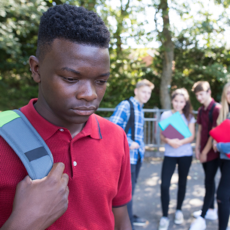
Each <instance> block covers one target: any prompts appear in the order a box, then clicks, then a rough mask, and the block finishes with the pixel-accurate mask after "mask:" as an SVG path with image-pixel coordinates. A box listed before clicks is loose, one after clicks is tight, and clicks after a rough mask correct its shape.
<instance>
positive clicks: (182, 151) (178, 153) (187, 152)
mask: <svg viewBox="0 0 230 230" xmlns="http://www.w3.org/2000/svg"><path fill="white" fill-rule="evenodd" d="M172 115H173V113H172V110H169V111H166V112H164V113H162V115H161V119H160V121H162V120H164V119H166V118H168V117H170V116H172ZM181 117H182V119H183V120H184V122H185V124H186V125H187V126H188V124H189V123H195V122H196V120H195V118H194V117H193V116H192V117H191V119H190V121H189V122H188V120H187V119H186V117H185V115H184V114H181ZM192 154H193V151H192V146H191V144H190V143H188V144H184V145H182V146H180V147H179V148H176V149H175V148H173V147H172V146H171V145H169V144H165V156H168V157H184V156H192Z"/></svg>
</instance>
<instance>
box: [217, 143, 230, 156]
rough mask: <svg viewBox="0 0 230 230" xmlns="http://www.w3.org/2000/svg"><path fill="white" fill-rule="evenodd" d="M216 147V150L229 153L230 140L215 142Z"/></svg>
mask: <svg viewBox="0 0 230 230" xmlns="http://www.w3.org/2000/svg"><path fill="white" fill-rule="evenodd" d="M216 148H217V150H219V151H220V152H222V153H226V154H229V153H230V142H228V143H222V142H220V143H217V144H216Z"/></svg>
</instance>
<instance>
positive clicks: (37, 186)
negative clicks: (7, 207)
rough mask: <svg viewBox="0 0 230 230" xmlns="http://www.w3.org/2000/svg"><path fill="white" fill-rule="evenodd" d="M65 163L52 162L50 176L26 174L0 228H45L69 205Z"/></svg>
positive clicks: (38, 229)
mask: <svg viewBox="0 0 230 230" xmlns="http://www.w3.org/2000/svg"><path fill="white" fill-rule="evenodd" d="M64 168H65V166H64V164H63V163H56V164H54V165H53V168H52V169H51V171H50V173H49V175H48V176H47V177H45V178H43V179H41V180H31V179H30V177H29V176H26V177H25V179H24V180H22V181H21V182H20V183H19V184H18V185H17V189H16V194H15V197H14V204H13V211H12V213H11V215H10V217H9V219H8V220H7V221H6V222H5V224H4V225H3V226H2V227H1V228H0V229H1V230H22V229H23V230H31V229H33V230H44V229H46V228H48V227H49V226H50V225H52V224H53V223H54V222H55V221H56V220H57V219H58V218H59V217H60V216H62V215H63V214H64V213H65V211H66V210H67V208H68V195H69V188H68V181H69V177H68V175H67V174H65V173H64V174H63V171H64Z"/></svg>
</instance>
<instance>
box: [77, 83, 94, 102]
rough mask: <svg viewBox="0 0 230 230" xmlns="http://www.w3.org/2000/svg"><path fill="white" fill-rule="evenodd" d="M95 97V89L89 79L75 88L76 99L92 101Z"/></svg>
mask: <svg viewBox="0 0 230 230" xmlns="http://www.w3.org/2000/svg"><path fill="white" fill-rule="evenodd" d="M96 98H97V93H96V89H95V87H94V85H93V84H92V83H91V82H90V81H85V82H84V83H83V84H82V85H81V87H80V88H79V89H78V90H77V99H79V100H86V101H93V100H95V99H96Z"/></svg>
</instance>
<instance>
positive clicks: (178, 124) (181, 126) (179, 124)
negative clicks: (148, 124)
mask: <svg viewBox="0 0 230 230" xmlns="http://www.w3.org/2000/svg"><path fill="white" fill-rule="evenodd" d="M158 124H159V126H160V128H161V130H162V131H164V130H165V129H166V128H167V127H168V125H172V126H173V127H174V128H175V129H176V130H177V131H178V132H179V133H181V134H182V135H183V136H184V137H185V138H188V137H191V136H192V133H191V132H190V130H189V128H188V126H187V125H186V124H185V122H184V120H183V118H182V117H181V115H180V113H179V112H176V113H174V114H173V115H172V116H170V117H168V118H166V119H164V120H163V121H160V122H159V123H158Z"/></svg>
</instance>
